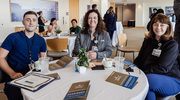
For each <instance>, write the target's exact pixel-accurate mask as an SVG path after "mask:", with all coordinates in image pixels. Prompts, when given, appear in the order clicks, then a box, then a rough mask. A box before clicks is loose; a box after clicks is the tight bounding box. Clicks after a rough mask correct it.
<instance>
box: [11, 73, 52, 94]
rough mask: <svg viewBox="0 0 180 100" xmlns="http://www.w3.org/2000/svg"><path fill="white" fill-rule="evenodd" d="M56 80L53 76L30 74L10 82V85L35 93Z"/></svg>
mask: <svg viewBox="0 0 180 100" xmlns="http://www.w3.org/2000/svg"><path fill="white" fill-rule="evenodd" d="M54 79H55V78H53V77H51V76H46V75H43V74H38V73H30V74H27V75H25V76H22V77H20V78H17V79H15V80H12V81H10V82H8V84H10V85H13V86H16V87H20V88H24V89H27V90H30V91H33V92H35V91H37V90H39V89H40V88H42V87H44V86H45V85H47V84H49V83H50V82H52V81H53V80H54Z"/></svg>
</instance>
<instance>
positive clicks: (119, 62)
mask: <svg viewBox="0 0 180 100" xmlns="http://www.w3.org/2000/svg"><path fill="white" fill-rule="evenodd" d="M114 60H115V68H116V71H117V72H123V68H124V60H125V58H124V57H114Z"/></svg>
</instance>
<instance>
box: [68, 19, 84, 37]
mask: <svg viewBox="0 0 180 100" xmlns="http://www.w3.org/2000/svg"><path fill="white" fill-rule="evenodd" d="M71 23H72V27H71V28H70V29H69V30H70V34H72V33H73V32H74V34H75V35H77V34H78V33H79V31H81V27H79V26H78V25H77V20H76V19H72V20H71Z"/></svg>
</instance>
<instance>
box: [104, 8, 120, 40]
mask: <svg viewBox="0 0 180 100" xmlns="http://www.w3.org/2000/svg"><path fill="white" fill-rule="evenodd" d="M107 12H109V14H107V15H106V16H105V17H104V22H105V23H106V28H107V31H108V32H109V36H110V38H111V40H112V37H113V33H114V31H115V30H116V21H117V15H116V14H115V13H114V10H113V7H110V8H109V9H108V11H107Z"/></svg>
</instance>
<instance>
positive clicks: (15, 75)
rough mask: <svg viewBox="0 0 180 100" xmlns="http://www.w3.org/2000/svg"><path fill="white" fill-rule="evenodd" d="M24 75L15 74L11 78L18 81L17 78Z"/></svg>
mask: <svg viewBox="0 0 180 100" xmlns="http://www.w3.org/2000/svg"><path fill="white" fill-rule="evenodd" d="M22 76H23V75H22V74H21V73H16V72H15V73H13V74H12V75H11V76H10V77H11V78H12V79H16V78H19V77H22Z"/></svg>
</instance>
